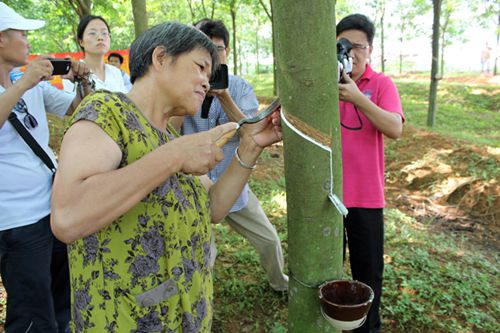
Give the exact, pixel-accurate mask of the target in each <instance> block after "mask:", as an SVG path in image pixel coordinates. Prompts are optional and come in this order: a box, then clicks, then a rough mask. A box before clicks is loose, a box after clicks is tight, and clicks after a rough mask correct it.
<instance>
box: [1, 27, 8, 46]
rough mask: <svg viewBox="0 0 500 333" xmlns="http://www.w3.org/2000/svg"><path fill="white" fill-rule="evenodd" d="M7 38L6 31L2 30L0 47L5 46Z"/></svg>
mask: <svg viewBox="0 0 500 333" xmlns="http://www.w3.org/2000/svg"><path fill="white" fill-rule="evenodd" d="M6 39H7V34H6V31H2V32H0V47H3V46H4V44H5V42H6Z"/></svg>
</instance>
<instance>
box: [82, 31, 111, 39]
mask: <svg viewBox="0 0 500 333" xmlns="http://www.w3.org/2000/svg"><path fill="white" fill-rule="evenodd" d="M86 35H87V36H89V37H92V38H97V37H98V36H101V37H103V38H108V37H109V32H107V31H101V32H97V31H89V32H87V34H86Z"/></svg>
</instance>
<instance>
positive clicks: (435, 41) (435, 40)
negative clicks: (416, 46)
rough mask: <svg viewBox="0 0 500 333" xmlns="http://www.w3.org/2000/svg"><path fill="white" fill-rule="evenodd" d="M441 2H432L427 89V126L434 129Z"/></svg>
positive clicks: (435, 0) (437, 0)
mask: <svg viewBox="0 0 500 333" xmlns="http://www.w3.org/2000/svg"><path fill="white" fill-rule="evenodd" d="M441 5H442V0H432V8H433V13H434V17H433V22H432V67H431V85H430V89H429V109H428V111H427V126H429V127H434V124H435V122H436V99H437V88H438V82H439V75H438V73H439V36H440V34H439V30H440V28H439V27H440V25H439V21H440V17H441Z"/></svg>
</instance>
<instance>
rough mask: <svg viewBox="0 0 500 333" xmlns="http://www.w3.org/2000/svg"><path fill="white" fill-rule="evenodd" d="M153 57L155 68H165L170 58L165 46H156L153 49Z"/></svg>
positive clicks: (152, 61) (152, 62)
mask: <svg viewBox="0 0 500 333" xmlns="http://www.w3.org/2000/svg"><path fill="white" fill-rule="evenodd" d="M151 57H152V59H151V64H152V65H153V68H155V69H156V70H160V69H162V68H164V66H165V65H166V62H167V59H168V57H167V52H166V50H165V47H163V46H158V47H156V48H155V49H154V50H153V54H152V56H151Z"/></svg>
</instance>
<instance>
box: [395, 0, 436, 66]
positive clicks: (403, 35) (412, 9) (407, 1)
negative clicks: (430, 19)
mask: <svg viewBox="0 0 500 333" xmlns="http://www.w3.org/2000/svg"><path fill="white" fill-rule="evenodd" d="M430 8H431V7H430V6H429V3H428V1H427V0H398V2H397V5H396V14H397V15H396V16H397V17H399V22H398V24H397V29H398V34H399V38H398V40H399V74H402V73H403V59H404V57H405V54H404V52H406V50H407V49H408V48H407V46H406V45H405V43H406V42H408V41H410V40H411V39H413V38H415V37H416V36H418V35H419V34H420V33H421V29H420V26H419V25H418V22H417V20H416V18H417V17H419V16H422V15H425V14H426V13H427V12H428V11H429V10H430Z"/></svg>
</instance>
